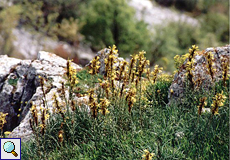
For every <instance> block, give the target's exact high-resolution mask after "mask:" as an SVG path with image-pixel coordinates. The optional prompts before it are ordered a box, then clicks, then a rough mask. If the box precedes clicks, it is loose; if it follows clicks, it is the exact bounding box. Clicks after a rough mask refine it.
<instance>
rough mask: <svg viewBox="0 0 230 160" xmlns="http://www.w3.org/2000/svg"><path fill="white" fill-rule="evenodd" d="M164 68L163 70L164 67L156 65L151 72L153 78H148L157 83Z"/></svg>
mask: <svg viewBox="0 0 230 160" xmlns="http://www.w3.org/2000/svg"><path fill="white" fill-rule="evenodd" d="M162 70H163V68H162V67H159V66H158V65H155V67H154V70H153V71H152V72H151V73H150V77H151V78H148V79H150V80H151V81H152V83H155V82H156V79H157V76H158V74H159V73H161V72H162Z"/></svg>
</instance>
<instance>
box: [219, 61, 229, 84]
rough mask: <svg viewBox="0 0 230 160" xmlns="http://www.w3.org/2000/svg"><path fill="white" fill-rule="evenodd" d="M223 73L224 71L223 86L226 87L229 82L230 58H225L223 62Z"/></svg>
mask: <svg viewBox="0 0 230 160" xmlns="http://www.w3.org/2000/svg"><path fill="white" fill-rule="evenodd" d="M221 64H222V71H223V76H222V78H223V84H224V86H225V87H226V85H227V84H226V81H227V76H228V70H229V59H228V58H224V59H223V61H222V63H221Z"/></svg>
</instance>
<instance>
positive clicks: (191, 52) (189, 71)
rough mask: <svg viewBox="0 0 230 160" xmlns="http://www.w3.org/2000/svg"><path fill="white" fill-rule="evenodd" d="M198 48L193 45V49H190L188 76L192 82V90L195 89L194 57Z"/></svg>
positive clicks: (187, 66)
mask: <svg viewBox="0 0 230 160" xmlns="http://www.w3.org/2000/svg"><path fill="white" fill-rule="evenodd" d="M197 50H198V46H196V45H192V48H189V56H188V61H187V63H186V76H187V78H188V81H189V82H190V85H191V88H193V89H194V83H195V82H194V79H193V77H194V76H193V73H192V71H193V64H194V57H195V55H196V54H197V52H196V51H197Z"/></svg>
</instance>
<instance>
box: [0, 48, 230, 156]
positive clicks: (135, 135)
mask: <svg viewBox="0 0 230 160" xmlns="http://www.w3.org/2000/svg"><path fill="white" fill-rule="evenodd" d="M197 50H198V47H197V46H195V45H194V46H192V48H190V49H189V53H188V54H187V55H185V56H186V57H187V58H188V61H187V65H186V67H187V69H186V70H187V74H186V76H187V78H186V79H187V80H186V81H187V82H186V83H187V84H188V85H186V88H185V95H184V97H183V98H182V99H181V100H180V101H175V100H174V99H172V100H171V101H170V103H169V99H168V98H167V97H168V94H172V93H173V90H171V91H169V86H170V84H171V82H172V75H167V74H165V73H163V72H162V68H160V67H159V66H158V65H156V66H155V67H154V69H153V70H152V71H150V68H149V60H147V59H146V57H145V52H144V51H141V52H139V54H134V55H132V56H131V60H130V62H127V61H123V62H122V63H120V64H119V67H118V68H116V67H115V65H114V64H115V63H116V55H117V54H118V50H117V49H116V47H115V46H113V47H111V48H110V53H109V54H108V56H107V57H106V58H105V59H104V64H105V72H104V74H100V73H99V68H100V65H102V64H100V62H99V57H95V58H94V59H93V60H92V61H91V65H90V66H89V67H87V68H84V69H83V70H81V71H79V72H76V71H75V70H74V69H73V68H72V67H71V61H68V62H67V73H66V75H65V77H66V79H67V82H66V84H63V85H62V91H61V94H54V96H53V101H54V102H53V110H49V109H48V107H47V104H46V98H45V91H44V89H42V90H43V92H44V97H43V106H40V109H38V108H39V107H38V106H35V105H34V104H32V107H31V119H30V124H31V128H32V130H33V135H34V139H31V140H30V141H29V142H26V143H22V159H141V158H142V159H145V160H151V159H228V157H229V152H228V151H229V123H228V122H229V107H228V106H229V96H228V93H229V87H227V86H229V74H228V73H227V72H228V70H229V68H228V65H226V66H224V65H223V79H222V80H221V81H219V82H217V83H216V84H215V85H214V86H213V87H212V89H211V90H209V91H207V90H203V89H202V88H195V87H194V86H197V84H196V83H197V82H194V81H193V75H192V74H193V73H192V72H191V70H192V65H190V64H191V62H192V61H193V58H194V55H196V54H197ZM175 59H177V64H178V63H179V62H178V58H175ZM182 61H183V59H182ZM180 63H181V62H180ZM208 66H209V64H208V65H207V67H208ZM226 68H227V70H226ZM117 69H118V70H117ZM211 70H213V69H211ZM213 71H214V72H215V70H213ZM225 72H226V73H225ZM210 74H211V72H210ZM225 75H227V78H224V77H225ZM40 80H41V87H42V88H43V87H44V85H46V81H45V79H44V78H43V77H40ZM85 86H88V87H85ZM225 86H226V87H225ZM65 88H67V89H68V90H69V95H68V96H67V97H69V98H67V97H66V96H65V94H64V92H65V91H64V89H65ZM73 95H78V96H79V97H82V96H88V97H89V101H88V102H85V103H82V104H80V106H79V104H77V103H78V102H77V101H75V100H74V98H73V97H74V96H73ZM59 97H64V102H59V101H58V99H59ZM51 113H52V114H51ZM4 116H5V115H2V118H1V119H3V120H4ZM2 123H3V125H4V123H5V121H2ZM6 134H8V133H6ZM2 136H3V135H2ZM5 136H6V135H5Z"/></svg>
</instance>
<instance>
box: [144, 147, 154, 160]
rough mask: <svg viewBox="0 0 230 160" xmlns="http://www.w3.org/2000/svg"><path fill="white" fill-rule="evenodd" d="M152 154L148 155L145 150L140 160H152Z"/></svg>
mask: <svg viewBox="0 0 230 160" xmlns="http://www.w3.org/2000/svg"><path fill="white" fill-rule="evenodd" d="M153 156H155V154H154V153H150V152H149V151H148V150H147V149H145V150H144V154H143V155H142V160H152V158H153Z"/></svg>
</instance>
